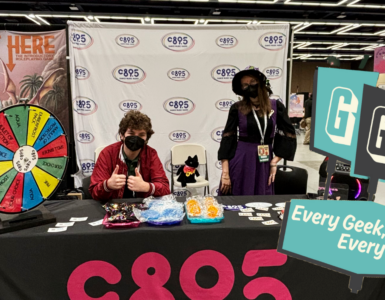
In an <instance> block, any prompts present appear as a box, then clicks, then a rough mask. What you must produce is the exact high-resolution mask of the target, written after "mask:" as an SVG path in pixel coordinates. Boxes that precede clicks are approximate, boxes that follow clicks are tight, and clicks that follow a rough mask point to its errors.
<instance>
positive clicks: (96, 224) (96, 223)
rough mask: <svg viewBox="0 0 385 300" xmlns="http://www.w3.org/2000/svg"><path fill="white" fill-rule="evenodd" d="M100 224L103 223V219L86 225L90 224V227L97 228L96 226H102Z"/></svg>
mask: <svg viewBox="0 0 385 300" xmlns="http://www.w3.org/2000/svg"><path fill="white" fill-rule="evenodd" d="M102 223H103V219H101V220H99V221H95V222H92V223H88V224H90V225H91V226H98V225H102Z"/></svg>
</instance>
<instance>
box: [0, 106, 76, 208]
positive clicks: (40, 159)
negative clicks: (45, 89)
mask: <svg viewBox="0 0 385 300" xmlns="http://www.w3.org/2000/svg"><path fill="white" fill-rule="evenodd" d="M67 153H68V145H67V138H66V134H65V132H64V129H63V126H62V125H61V124H60V122H59V121H58V120H57V119H56V117H55V116H54V115H53V114H51V113H50V112H49V111H47V110H46V109H44V108H42V107H40V106H36V105H28V104H27V105H24V104H20V105H14V106H10V107H8V108H6V109H4V110H2V111H0V213H20V212H24V211H28V210H31V209H33V208H34V207H36V206H38V205H39V204H41V203H42V202H44V200H46V199H47V198H49V197H50V196H51V195H52V194H53V193H54V192H55V190H56V188H57V187H58V186H59V183H60V181H61V179H62V177H63V176H64V174H65V170H66V168H67V163H68V156H67Z"/></svg>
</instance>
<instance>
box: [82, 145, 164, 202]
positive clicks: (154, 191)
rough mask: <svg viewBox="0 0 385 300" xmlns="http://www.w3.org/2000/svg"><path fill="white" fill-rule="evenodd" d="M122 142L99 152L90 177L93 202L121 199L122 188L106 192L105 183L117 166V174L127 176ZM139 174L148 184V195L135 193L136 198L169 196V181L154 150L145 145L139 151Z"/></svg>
mask: <svg viewBox="0 0 385 300" xmlns="http://www.w3.org/2000/svg"><path fill="white" fill-rule="evenodd" d="M122 146H123V144H122V142H117V143H114V144H112V145H109V146H107V147H106V148H104V149H103V150H102V152H100V154H99V157H98V160H97V161H96V164H95V167H94V171H93V172H92V176H91V184H90V187H89V191H90V193H91V195H92V198H94V199H95V200H109V199H118V198H123V193H124V186H123V187H122V188H121V189H120V190H110V191H109V190H108V188H106V184H105V181H107V179H109V178H110V177H111V175H112V173H113V172H114V170H115V167H116V165H118V166H119V172H118V174H124V175H126V176H127V165H126V163H125V161H124V158H123V154H122V152H121V151H122ZM138 168H139V173H140V174H141V175H142V177H143V180H144V181H146V182H148V183H150V185H151V188H150V191H149V192H148V193H142V192H137V193H135V197H136V198H146V197H149V196H151V195H153V196H154V197H160V196H164V195H168V194H170V193H171V192H170V187H169V181H168V179H167V177H166V174H165V172H164V169H163V165H162V163H161V162H160V159H159V157H158V154H157V152H156V150H155V149H153V148H151V147H150V146H147V145H145V146H144V147H143V149H142V150H141V151H140V163H139V165H138Z"/></svg>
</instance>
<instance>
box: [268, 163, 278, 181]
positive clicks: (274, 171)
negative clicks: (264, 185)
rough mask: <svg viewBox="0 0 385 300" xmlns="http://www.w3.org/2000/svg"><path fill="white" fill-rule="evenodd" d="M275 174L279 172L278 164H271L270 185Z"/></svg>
mask: <svg viewBox="0 0 385 300" xmlns="http://www.w3.org/2000/svg"><path fill="white" fill-rule="evenodd" d="M275 174H277V166H276V165H270V176H269V186H270V185H271V184H272V183H273V182H274V180H275Z"/></svg>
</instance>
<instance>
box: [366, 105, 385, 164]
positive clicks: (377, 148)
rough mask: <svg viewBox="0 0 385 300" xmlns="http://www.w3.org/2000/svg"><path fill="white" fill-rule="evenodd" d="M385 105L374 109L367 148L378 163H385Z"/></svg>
mask: <svg viewBox="0 0 385 300" xmlns="http://www.w3.org/2000/svg"><path fill="white" fill-rule="evenodd" d="M384 137H385V107H384V106H378V107H377V108H376V109H375V110H374V111H373V117H372V122H371V125H370V133H369V139H368V144H367V147H366V150H367V151H368V153H369V155H370V156H371V157H372V158H373V160H374V161H375V162H377V163H381V164H385V139H384Z"/></svg>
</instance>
